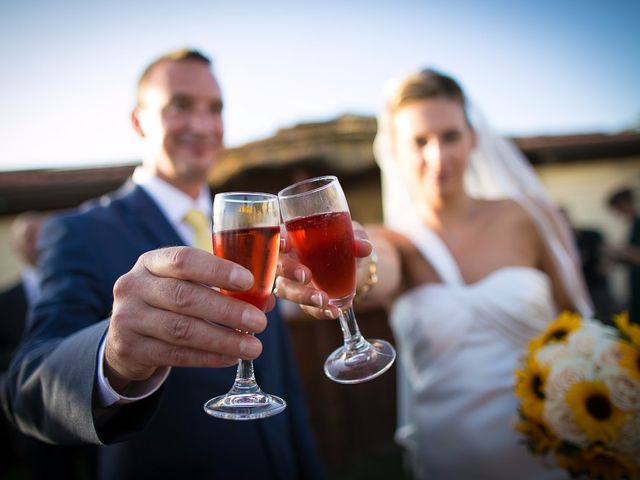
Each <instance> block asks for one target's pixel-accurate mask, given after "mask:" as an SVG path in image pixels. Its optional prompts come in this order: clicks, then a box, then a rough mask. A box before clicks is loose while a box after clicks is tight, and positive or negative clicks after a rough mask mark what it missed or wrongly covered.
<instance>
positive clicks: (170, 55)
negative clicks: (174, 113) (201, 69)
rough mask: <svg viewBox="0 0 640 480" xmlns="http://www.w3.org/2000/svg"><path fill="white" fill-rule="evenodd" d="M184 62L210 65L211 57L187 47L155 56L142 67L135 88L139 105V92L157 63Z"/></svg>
mask: <svg viewBox="0 0 640 480" xmlns="http://www.w3.org/2000/svg"><path fill="white" fill-rule="evenodd" d="M167 61H170V62H184V61H195V62H201V63H203V64H204V65H206V66H207V67H210V66H211V59H210V58H209V57H207V56H206V55H205V54H203V53H202V52H200V51H198V50H194V49H189V48H181V49H179V50H174V51H172V52H167V53H165V54H164V55H162V56H160V57H158V58H156V59H155V60H154V61H153V62H151V63H150V64H149V65H148V66H147V68H145V69H144V71H143V72H142V75H140V78H139V79H138V86H137V89H136V101H137V102H138V105H140V103H141V102H140V101H141V93H142V90H143V89H144V86H145V85H146V83H147V82H148V80H149V77H150V76H151V73H152V72H153V69H154V68H155V67H157V66H158V65H159V64H161V63H163V62H167Z"/></svg>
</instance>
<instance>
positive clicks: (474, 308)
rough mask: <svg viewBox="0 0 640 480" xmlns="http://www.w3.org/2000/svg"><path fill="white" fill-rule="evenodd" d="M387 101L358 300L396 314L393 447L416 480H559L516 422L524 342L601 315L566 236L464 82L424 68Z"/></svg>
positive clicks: (290, 291)
mask: <svg viewBox="0 0 640 480" xmlns="http://www.w3.org/2000/svg"><path fill="white" fill-rule="evenodd" d="M387 100H388V101H387V103H386V105H385V109H384V111H383V113H382V115H381V116H380V117H379V119H378V135H377V137H376V142H375V146H374V148H375V152H376V158H377V161H378V163H379V164H380V166H381V168H382V178H383V204H384V209H385V210H384V213H385V224H386V225H385V227H374V226H369V227H367V231H368V234H369V238H370V240H371V241H372V242H373V245H374V250H375V251H376V252H377V255H378V258H379V260H378V261H377V267H376V268H377V279H378V280H377V283H376V282H372V281H371V278H369V277H367V276H366V275H362V274H361V275H359V290H360V291H362V286H363V285H366V284H368V287H370V288H368V289H367V290H368V296H367V297H366V299H364V300H362V299H361V302H360V303H362V302H363V301H364V302H365V303H368V304H369V305H372V304H381V305H387V306H389V307H390V318H389V320H390V323H391V327H392V330H393V333H394V336H395V339H396V345H397V347H398V360H399V366H398V375H399V380H400V381H399V387H398V388H399V400H398V401H399V412H398V417H399V418H398V422H399V424H398V429H397V431H396V439H397V440H398V441H399V442H400V443H401V444H402V445H403V446H404V447H406V449H407V450H408V452H409V453H410V454H411V459H412V465H413V473H414V475H415V477H416V478H418V479H427V478H428V479H454V478H455V479H458V478H460V479H463V478H478V479H479V478H483V479H493V480H499V479H505V480H507V479H508V480H511V479H513V478H518V479H522V480H525V479H531V480H540V479H564V478H566V473H565V472H564V471H563V470H561V469H557V468H549V467H547V466H546V465H543V464H542V463H541V461H540V460H539V459H538V458H536V457H534V456H533V455H532V454H530V453H529V452H528V450H527V448H526V446H525V445H524V444H523V443H522V442H521V439H520V437H519V435H518V433H517V432H516V431H515V430H514V428H513V425H512V424H513V419H514V417H515V416H516V415H517V408H518V400H517V398H516V396H515V395H514V371H515V370H516V368H517V367H518V362H519V359H520V356H521V355H522V353H523V351H524V350H525V347H526V345H527V343H528V341H529V340H530V339H531V338H533V337H534V336H535V335H537V334H539V333H540V332H541V331H542V330H543V329H544V328H545V327H546V326H547V325H548V324H549V323H550V322H551V321H552V320H554V319H555V317H556V315H557V313H558V312H559V310H560V309H571V310H577V311H579V312H581V313H582V314H584V315H586V316H589V315H590V314H591V311H592V309H591V304H590V300H589V298H588V295H587V293H586V288H585V286H584V282H583V279H582V275H581V272H580V268H579V264H578V259H577V254H576V252H575V247H574V244H573V241H572V238H571V234H570V231H569V229H568V227H567V225H566V223H565V222H564V221H563V219H562V218H561V217H560V215H559V214H558V212H557V209H556V207H555V206H554V205H553V204H552V203H551V202H550V201H549V200H548V198H547V196H546V194H545V192H544V189H543V188H542V185H541V183H540V181H539V180H538V178H537V177H536V175H535V173H534V171H533V169H532V168H531V166H530V165H529V164H528V162H527V161H526V159H525V158H524V157H523V156H522V154H521V153H520V152H519V151H517V149H516V148H515V147H514V146H513V145H512V144H510V143H508V142H507V141H506V140H504V139H502V138H500V137H498V136H496V135H494V134H492V132H491V130H490V129H489V128H488V127H487V126H486V124H484V123H483V121H482V120H481V119H480V118H479V117H478V116H477V115H476V117H473V118H472V117H471V115H470V112H469V109H468V103H467V99H466V97H465V95H464V93H463V91H462V89H461V87H460V86H459V85H458V83H457V82H456V81H455V80H453V79H452V78H450V77H448V76H446V75H443V74H441V73H439V72H436V71H433V70H425V71H421V72H418V73H416V74H413V75H410V76H408V77H406V78H404V79H402V80H401V81H399V82H396V83H395V84H393V89H392V90H391V92H390V95H389V97H388V99H387ZM373 258H374V257H372V259H371V260H370V261H371V262H375V260H374V259H373ZM361 263H362V264H363V265H364V267H363V269H364V271H366V270H367V269H368V268H367V262H366V261H365V262H361ZM369 270H370V271H371V269H369ZM281 275H282V276H283V277H285V278H278V280H277V282H276V285H277V287H278V295H279V296H283V297H285V298H288V299H289V300H292V301H296V302H298V303H300V304H303V305H304V307H303V308H304V309H305V310H306V311H307V312H308V313H310V314H312V315H314V316H316V317H317V318H326V316H325V312H323V311H321V309H317V308H315V309H314V308H313V307H312V305H313V302H312V297H313V296H314V295H316V294H317V291H316V290H315V289H314V288H312V287H311V285H310V284H309V283H308V282H307V283H306V284H301V283H299V282H296V281H295V279H294V278H293V277H292V276H291V275H288V276H287V275H285V272H281ZM357 298H358V296H357V295H356V299H357Z"/></svg>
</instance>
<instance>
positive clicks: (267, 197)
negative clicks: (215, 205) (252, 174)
mask: <svg viewBox="0 0 640 480" xmlns="http://www.w3.org/2000/svg"><path fill="white" fill-rule="evenodd" d="M234 196H243V197H254V198H245V199H241V198H237V199H236V198H233V197H234ZM216 198H224V200H225V201H227V202H233V203H249V202H251V203H260V202H265V203H266V202H272V201H273V200H278V196H277V195H274V194H273V193H266V192H220V193H216V194H215V195H214V196H213V201H214V202H215V200H216Z"/></svg>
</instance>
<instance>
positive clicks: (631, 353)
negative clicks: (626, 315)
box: [618, 341, 640, 380]
mask: <svg viewBox="0 0 640 480" xmlns="http://www.w3.org/2000/svg"><path fill="white" fill-rule="evenodd" d="M618 346H619V348H620V352H621V353H622V358H621V359H620V366H621V367H622V368H624V369H625V370H626V371H627V372H629V375H630V376H631V378H635V379H636V380H640V347H634V346H633V345H632V344H630V343H627V342H624V341H622V342H619V345H618Z"/></svg>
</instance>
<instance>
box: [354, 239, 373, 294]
mask: <svg viewBox="0 0 640 480" xmlns="http://www.w3.org/2000/svg"><path fill="white" fill-rule="evenodd" d="M376 283H378V255H376V252H374V251H371V254H370V255H369V269H368V274H367V279H366V280H365V281H364V283H363V284H362V285H360V286H359V287H358V288H357V289H356V299H357V300H358V301H363V300H365V299H366V298H367V297H368V296H369V292H370V291H371V289H372V288H373V286H374V285H375V284H376Z"/></svg>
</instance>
